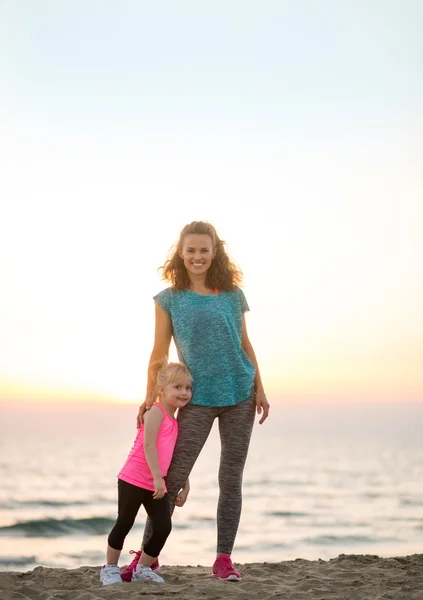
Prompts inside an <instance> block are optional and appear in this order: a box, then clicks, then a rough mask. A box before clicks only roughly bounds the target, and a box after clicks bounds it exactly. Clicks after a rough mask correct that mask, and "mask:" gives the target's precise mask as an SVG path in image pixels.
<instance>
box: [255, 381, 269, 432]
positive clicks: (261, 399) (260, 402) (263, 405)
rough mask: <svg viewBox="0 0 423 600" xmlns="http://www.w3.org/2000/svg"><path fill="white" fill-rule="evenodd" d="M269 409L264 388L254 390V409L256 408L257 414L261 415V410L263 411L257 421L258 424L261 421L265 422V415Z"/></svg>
mask: <svg viewBox="0 0 423 600" xmlns="http://www.w3.org/2000/svg"><path fill="white" fill-rule="evenodd" d="M269 409H270V404H269V402H268V400H267V398H266V394H265V393H264V390H262V389H260V390H257V391H256V410H257V414H258V415H261V413H262V411H263V415H262V417H261V419H260V421H259V424H260V425H261V424H262V423H264V422H265V420H266V419H267V417H268V416H269Z"/></svg>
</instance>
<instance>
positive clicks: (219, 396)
mask: <svg viewBox="0 0 423 600" xmlns="http://www.w3.org/2000/svg"><path fill="white" fill-rule="evenodd" d="M162 276H163V279H165V280H166V281H168V282H169V283H170V284H171V286H170V287H169V288H167V289H165V290H163V291H162V292H160V293H159V294H158V295H157V296H155V298H154V299H155V302H156V308H155V310H156V326H155V339H154V347H153V351H152V353H151V357H150V364H151V363H152V362H154V361H156V360H162V359H163V357H167V356H168V352H169V346H170V342H171V339H172V336H173V338H174V340H175V345H176V348H177V351H178V355H179V360H180V361H181V362H183V363H184V364H186V365H187V366H188V368H189V369H190V371H191V374H192V377H193V396H192V400H191V402H190V404H189V405H187V406H186V407H184V408H181V409H180V410H179V411H178V412H179V414H178V424H179V435H178V440H177V443H176V447H175V452H174V455H173V459H172V463H171V465H170V467H169V471H168V474H167V477H166V485H167V489H168V494H169V500H170V502H171V505H172V506H171V510H173V506H174V505H176V506H178V505H180V504H181V503H183V501H184V496H183V495H180V491H181V488H182V487H183V485H184V483H185V481H186V480H187V478H188V476H189V474H190V472H191V470H192V468H193V466H194V464H195V461H196V460H197V457H198V455H199V454H200V452H201V449H202V448H203V446H204V443H205V442H206V440H207V437H208V435H209V433H210V430H211V428H212V425H213V422H214V420H215V419H216V418H217V419H218V421H219V430H220V437H221V456H220V467H219V491H220V494H219V502H218V510H217V555H216V560H215V562H214V565H213V575H214V576H215V577H218V578H219V579H223V580H229V581H239V580H240V579H241V575H240V573H239V572H238V571H236V570H235V569H234V567H233V564H232V560H231V554H232V549H233V546H234V542H235V537H236V533H237V530H238V525H239V520H240V515H241V505H242V476H243V470H244V465H245V460H246V458H247V453H248V447H249V443H250V437H251V431H252V428H253V423H254V415H255V412H256V411H257V413H258V414H261V415H262V416H261V419H260V424H261V423H263V422H264V421H265V420H266V418H267V416H268V414H269V403H268V401H267V398H266V395H265V393H264V390H263V385H262V382H261V378H260V371H259V368H258V364H257V359H256V356H255V353H254V350H253V347H252V345H251V342H250V340H249V338H248V334H247V328H246V323H245V315H244V313H245V312H246V311H247V310H249V308H248V304H247V301H246V299H245V296H244V293H243V292H242V291H241V289H240V288H239V287H238V286H239V284H240V283H241V281H242V273H241V271H240V270H239V269H238V268H237V267H236V266H235V265H234V264H233V263H232V262H231V261H230V259H229V257H228V255H227V254H226V251H225V248H224V242H223V241H222V240H220V239H219V237H218V235H217V233H216V230H215V229H214V227H213V226H212V225H210V224H209V223H207V222H203V221H194V222H192V223H190V224H189V225H186V226H185V227H184V229H183V230H182V232H181V234H180V237H179V241H178V244H177V246H176V248H175V250H174V252H173V254H172V255H171V257H170V259H169V260H168V261H167V262H166V263H165V265H164V266H163V267H162ZM153 386H154V382H153V380H152V379H151V378H149V379H148V383H147V393H146V399H145V402H144V404H143V405H142V406H141V407H140V411H139V415H138V420H139V422H140V419H142V415H143V413H144V412H145V410H148V409H149V408H150V407H151V405H152V403H153V395H152V392H153ZM149 535H150V523H149V521H147V526H146V531H145V534H144V539H145V540H147V539H148V537H149ZM138 556H139V553H137V556H136V557H135V559H134V561H133V563H135V564H136V562H137V557H138ZM131 568H132V565H130V566H129V567H128V568H127V569H126V571H128V572H129V571H130V570H131ZM152 568H153V569H157V568H158V562H156V563H155V564H154V565H152Z"/></svg>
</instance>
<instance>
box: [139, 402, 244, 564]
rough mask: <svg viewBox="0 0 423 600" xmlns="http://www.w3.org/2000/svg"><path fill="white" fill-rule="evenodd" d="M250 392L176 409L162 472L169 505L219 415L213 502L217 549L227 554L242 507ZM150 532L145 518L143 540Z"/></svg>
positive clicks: (172, 507) (229, 550)
mask: <svg viewBox="0 0 423 600" xmlns="http://www.w3.org/2000/svg"><path fill="white" fill-rule="evenodd" d="M254 396H255V394H254V392H252V393H251V395H250V396H249V398H248V399H247V400H245V401H244V402H240V403H239V404H235V405H234V406H220V407H219V406H217V407H214V406H198V405H195V404H188V405H187V406H186V407H185V408H182V409H180V410H179V414H178V426H179V433H178V440H177V442H176V447H175V452H174V454H173V458H172V462H171V464H170V467H169V471H168V474H167V476H166V486H167V491H168V495H169V501H170V509H171V512H172V513H173V509H174V501H175V498H176V496H177V495H178V493H179V491H180V489H181V488H182V486H183V485H184V483H185V481H186V480H187V478H188V476H189V474H190V473H191V470H192V468H193V466H194V464H195V461H196V460H197V458H198V455H199V454H200V452H201V449H202V448H203V446H204V444H205V442H206V440H207V438H208V436H209V433H210V431H211V428H212V425H213V422H214V420H215V418H216V417H217V418H218V419H219V433H220V440H221V454H220V466H219V492H220V493H219V503H218V506H217V552H219V553H224V554H231V552H232V548H233V545H234V543H235V536H236V533H237V531H238V525H239V519H240V517H241V507H242V475H243V472H244V465H245V460H246V458H247V453H248V446H249V444H250V438H251V432H252V429H253V424H254V415H255V401H254ZM150 536H151V523H150V519H147V524H146V527H145V531H144V539H143V545H144V542H147V540H148V539H149V537H150Z"/></svg>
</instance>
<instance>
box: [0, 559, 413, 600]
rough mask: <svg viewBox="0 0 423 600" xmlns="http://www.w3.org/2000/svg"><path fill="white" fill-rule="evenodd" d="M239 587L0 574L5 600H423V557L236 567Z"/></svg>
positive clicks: (172, 574) (168, 576) (172, 575)
mask: <svg viewBox="0 0 423 600" xmlns="http://www.w3.org/2000/svg"><path fill="white" fill-rule="evenodd" d="M237 567H238V568H239V569H240V570H241V571H242V574H243V579H242V581H240V582H224V581H219V580H216V579H214V578H213V577H211V576H210V568H209V567H201V566H198V567H187V566H183V567H180V566H163V567H162V568H161V571H160V573H161V574H162V575H163V577H164V578H165V580H166V583H165V584H157V583H156V584H155V583H143V582H137V583H123V584H117V585H109V586H102V585H101V584H100V582H99V567H80V568H79V569H49V568H46V567H37V568H36V569H34V570H33V571H28V572H27V573H18V572H15V571H14V572H12V571H2V572H0V600H12V599H13V600H21V599H25V598H30V599H31V600H96V599H97V598H105V599H107V600H120V599H121V598H125V599H128V600H135V599H136V598H140V597H146V598H161V599H163V600H165V599H167V598H169V599H170V598H177V599H178V600H197V599H210V600H220V599H225V600H231V599H234V600H235V599H236V600H249V599H250V598H251V599H253V598H254V599H258V600H267V599H273V600H277V599H279V598H280V599H281V600H282V599H283V600H311V599H313V600H314V599H315V600H338V599H339V600H341V599H342V600H382V599H389V600H423V554H414V555H412V556H404V557H396V558H379V557H377V556H370V555H344V554H341V555H340V556H338V557H337V558H333V559H331V560H329V561H323V560H318V561H308V560H303V559H297V560H294V561H286V562H279V563H252V564H244V565H237Z"/></svg>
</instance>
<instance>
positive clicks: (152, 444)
mask: <svg viewBox="0 0 423 600" xmlns="http://www.w3.org/2000/svg"><path fill="white" fill-rule="evenodd" d="M163 418H164V417H163V413H162V411H161V410H160V408H159V407H158V406H153V407H152V408H151V410H150V411H149V412H148V414H147V415H146V416H145V417H144V454H145V458H146V461H147V464H148V468H149V469H150V471H151V474H152V476H153V479H154V494H153V498H156V499H158V498H163V496H164V495H165V493H166V487H165V483H164V479H163V476H162V472H161V470H160V462H159V455H158V453H157V435H158V433H159V429H160V425H161V424H162V422H163Z"/></svg>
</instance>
